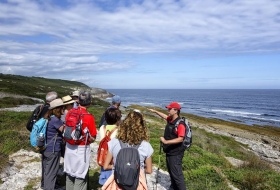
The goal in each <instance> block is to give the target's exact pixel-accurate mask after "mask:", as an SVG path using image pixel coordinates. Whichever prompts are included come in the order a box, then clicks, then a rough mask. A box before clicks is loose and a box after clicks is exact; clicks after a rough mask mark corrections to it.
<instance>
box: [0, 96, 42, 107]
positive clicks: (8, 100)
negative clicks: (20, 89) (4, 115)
mask: <svg viewBox="0 0 280 190" xmlns="http://www.w3.org/2000/svg"><path fill="white" fill-rule="evenodd" d="M39 103H42V102H39V101H36V100H32V99H30V98H13V97H4V98H0V108H10V107H16V106H18V105H22V104H25V105H34V104H39Z"/></svg>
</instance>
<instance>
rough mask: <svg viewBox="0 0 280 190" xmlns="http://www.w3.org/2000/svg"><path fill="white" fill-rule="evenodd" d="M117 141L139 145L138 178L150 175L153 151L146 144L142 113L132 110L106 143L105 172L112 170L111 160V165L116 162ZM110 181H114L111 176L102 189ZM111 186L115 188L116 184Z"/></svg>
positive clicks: (119, 147) (147, 138) (118, 146)
mask: <svg viewBox="0 0 280 190" xmlns="http://www.w3.org/2000/svg"><path fill="white" fill-rule="evenodd" d="M119 140H120V141H122V142H123V143H125V144H127V145H129V146H137V145H139V147H138V152H139V156H140V168H141V170H142V172H140V177H141V173H148V174H150V173H152V154H153V152H154V149H153V148H152V146H151V144H150V143H149V142H148V140H149V135H148V129H147V127H146V124H145V120H144V116H143V114H142V113H140V111H139V110H133V111H131V112H130V113H129V114H128V115H127V116H126V118H125V119H124V121H123V122H122V123H121V125H120V127H119V129H118V134H117V137H116V138H112V139H111V141H109V142H108V153H107V156H106V160H105V163H104V169H105V170H106V169H113V170H114V167H113V165H111V164H110V162H111V160H112V159H113V163H115V162H116V158H117V155H118V153H119V151H120V149H121V145H120V142H119ZM142 176H143V175H142ZM144 178H145V176H144ZM110 179H114V178H113V177H112V176H111V177H110V178H109V179H108V180H107V181H106V183H105V184H104V186H103V187H102V189H107V188H108V186H110V183H112V181H110ZM139 181H140V179H139ZM144 181H145V183H146V179H144ZM139 184H140V183H139ZM113 185H114V186H116V187H117V185H116V184H113ZM145 185H146V184H145ZM116 189H118V188H116Z"/></svg>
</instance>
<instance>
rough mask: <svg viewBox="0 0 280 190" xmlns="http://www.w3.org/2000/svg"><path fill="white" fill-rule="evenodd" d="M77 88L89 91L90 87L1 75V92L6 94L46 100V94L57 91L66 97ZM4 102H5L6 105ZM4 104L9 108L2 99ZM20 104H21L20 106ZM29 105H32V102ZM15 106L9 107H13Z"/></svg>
mask: <svg viewBox="0 0 280 190" xmlns="http://www.w3.org/2000/svg"><path fill="white" fill-rule="evenodd" d="M38 84H39V85H38ZM75 88H81V89H88V88H89V87H88V86H87V85H85V84H83V83H81V82H76V81H67V80H60V79H46V78H43V77H25V76H20V75H6V74H2V73H0V91H1V92H5V93H11V94H18V95H24V96H29V97H34V98H40V99H42V100H45V96H46V93H47V92H49V91H56V92H57V93H58V94H59V95H61V96H65V95H69V94H70V93H71V92H72V91H73V89H75ZM2 101H4V103H3V102H2ZM34 103H35V102H34ZM2 104H6V105H8V106H9V101H5V100H3V99H0V105H2ZM20 104H21V103H19V104H18V105H20ZM27 104H30V102H29V103H27ZM13 105H14V104H12V105H10V106H9V107H12V106H13Z"/></svg>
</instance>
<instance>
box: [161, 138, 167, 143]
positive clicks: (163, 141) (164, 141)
mask: <svg viewBox="0 0 280 190" xmlns="http://www.w3.org/2000/svg"><path fill="white" fill-rule="evenodd" d="M159 140H160V142H162V143H163V144H166V142H167V141H166V140H165V138H164V137H160V138H159Z"/></svg>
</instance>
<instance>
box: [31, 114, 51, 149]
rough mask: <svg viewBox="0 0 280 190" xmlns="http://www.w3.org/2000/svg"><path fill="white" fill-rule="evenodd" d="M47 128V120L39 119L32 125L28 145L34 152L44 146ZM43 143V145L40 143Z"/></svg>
mask: <svg viewBox="0 0 280 190" xmlns="http://www.w3.org/2000/svg"><path fill="white" fill-rule="evenodd" d="M47 126H48V119H45V118H41V119H39V120H38V121H37V122H36V123H34V125H33V128H32V131H31V133H30V144H31V146H33V147H34V148H35V149H36V150H42V148H44V147H45V146H46V140H45V139H46V131H47ZM42 142H43V143H42Z"/></svg>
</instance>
